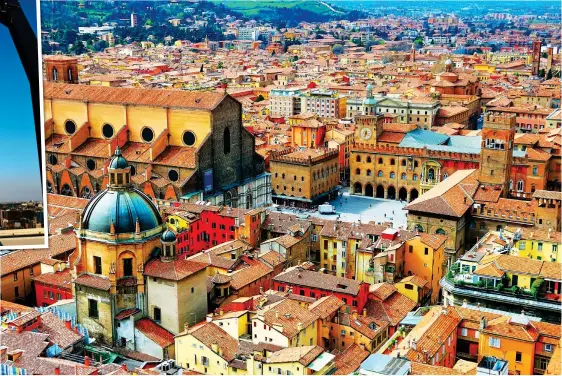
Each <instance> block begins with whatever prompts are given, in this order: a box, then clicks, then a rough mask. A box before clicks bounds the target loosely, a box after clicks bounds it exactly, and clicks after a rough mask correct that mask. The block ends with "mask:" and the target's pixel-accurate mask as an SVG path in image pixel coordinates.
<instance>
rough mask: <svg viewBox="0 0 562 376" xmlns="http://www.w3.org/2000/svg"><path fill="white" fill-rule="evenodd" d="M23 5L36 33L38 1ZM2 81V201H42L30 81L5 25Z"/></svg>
mask: <svg viewBox="0 0 562 376" xmlns="http://www.w3.org/2000/svg"><path fill="white" fill-rule="evenodd" d="M20 4H21V6H22V9H23V10H24V13H25V15H26V17H27V19H28V20H29V23H30V25H31V26H32V28H33V30H34V31H35V33H36V34H37V19H36V12H35V8H36V2H35V0H20ZM0 80H1V81H0V114H1V116H0V202H13V201H25V200H37V201H40V200H41V199H42V191H41V175H40V171H39V161H38V157H37V144H36V139H35V126H34V119H33V108H32V106H31V95H30V87H29V82H28V80H27V76H26V74H25V71H24V69H23V66H22V64H21V62H20V59H19V55H18V53H17V51H16V48H15V46H14V43H13V41H12V38H11V36H10V31H9V29H8V28H7V27H5V26H4V25H0ZM35 89H36V90H39V88H35Z"/></svg>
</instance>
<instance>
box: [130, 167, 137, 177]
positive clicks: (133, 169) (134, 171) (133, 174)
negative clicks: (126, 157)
mask: <svg viewBox="0 0 562 376" xmlns="http://www.w3.org/2000/svg"><path fill="white" fill-rule="evenodd" d="M129 166H130V167H131V176H135V174H136V173H137V169H136V168H135V166H133V165H129Z"/></svg>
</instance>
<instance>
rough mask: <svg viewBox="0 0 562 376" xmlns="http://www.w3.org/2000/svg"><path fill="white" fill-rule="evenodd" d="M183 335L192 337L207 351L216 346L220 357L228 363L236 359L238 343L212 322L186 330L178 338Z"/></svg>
mask: <svg viewBox="0 0 562 376" xmlns="http://www.w3.org/2000/svg"><path fill="white" fill-rule="evenodd" d="M185 334H189V335H192V336H193V337H195V338H196V339H197V340H199V342H201V343H203V344H204V345H205V346H207V347H208V348H209V349H212V345H213V344H216V345H218V347H219V349H220V350H221V352H222V355H220V356H221V357H222V358H223V359H224V360H226V361H228V362H230V361H231V360H234V359H235V358H236V356H235V355H236V351H237V350H238V341H237V340H236V339H234V338H233V337H232V336H231V335H229V334H228V333H227V332H225V331H224V330H223V329H221V328H220V327H218V326H217V325H216V324H214V323H213V322H203V323H201V324H198V325H196V326H194V327H193V328H190V329H188V331H187V333H186V332H182V333H180V334H179V335H178V336H182V335H185Z"/></svg>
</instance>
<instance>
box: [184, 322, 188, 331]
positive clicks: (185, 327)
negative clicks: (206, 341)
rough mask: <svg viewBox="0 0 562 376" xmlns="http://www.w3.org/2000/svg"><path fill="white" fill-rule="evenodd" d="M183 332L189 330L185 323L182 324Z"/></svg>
mask: <svg viewBox="0 0 562 376" xmlns="http://www.w3.org/2000/svg"><path fill="white" fill-rule="evenodd" d="M183 330H185V331H186V332H187V331H188V330H189V323H188V322H187V321H186V322H184V323H183Z"/></svg>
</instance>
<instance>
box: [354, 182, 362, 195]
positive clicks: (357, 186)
mask: <svg viewBox="0 0 562 376" xmlns="http://www.w3.org/2000/svg"><path fill="white" fill-rule="evenodd" d="M353 193H355V194H359V195H360V194H363V187H362V186H361V183H359V182H357V183H355V184H353Z"/></svg>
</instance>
